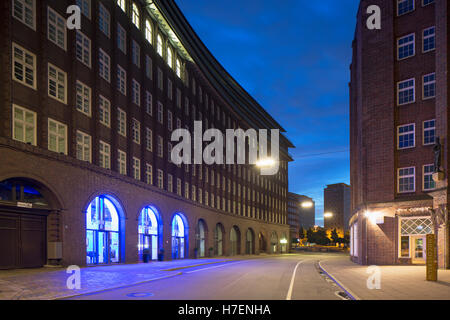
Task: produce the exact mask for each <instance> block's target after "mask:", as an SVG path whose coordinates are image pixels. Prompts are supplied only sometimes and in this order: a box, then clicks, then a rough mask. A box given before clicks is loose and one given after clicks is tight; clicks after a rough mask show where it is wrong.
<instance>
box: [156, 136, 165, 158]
mask: <svg viewBox="0 0 450 320" xmlns="http://www.w3.org/2000/svg"><path fill="white" fill-rule="evenodd" d="M157 148H158V149H157V151H158V157H160V158H162V157H163V156H164V155H163V154H164V145H163V137H161V136H158V138H157Z"/></svg>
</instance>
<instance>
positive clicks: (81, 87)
mask: <svg viewBox="0 0 450 320" xmlns="http://www.w3.org/2000/svg"><path fill="white" fill-rule="evenodd" d="M91 94H92V91H91V88H89V87H88V86H87V85H85V84H84V83H82V82H81V81H78V80H77V84H76V102H75V104H76V108H77V110H78V111H80V112H81V113H84V114H85V115H87V116H88V117H90V116H91V101H92V96H91Z"/></svg>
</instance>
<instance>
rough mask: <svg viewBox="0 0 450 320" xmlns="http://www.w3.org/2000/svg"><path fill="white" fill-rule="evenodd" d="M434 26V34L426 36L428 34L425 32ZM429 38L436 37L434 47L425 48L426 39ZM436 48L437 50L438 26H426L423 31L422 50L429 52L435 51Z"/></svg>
mask: <svg viewBox="0 0 450 320" xmlns="http://www.w3.org/2000/svg"><path fill="white" fill-rule="evenodd" d="M433 28H434V33H433V35H428V36H426V35H425V32H426V31H428V30H430V29H433ZM429 38H434V48H433V49H428V50H425V40H427V39H429ZM435 50H436V26H431V27H428V28H425V29H424V30H423V31H422V52H423V53H427V52H432V51H435Z"/></svg>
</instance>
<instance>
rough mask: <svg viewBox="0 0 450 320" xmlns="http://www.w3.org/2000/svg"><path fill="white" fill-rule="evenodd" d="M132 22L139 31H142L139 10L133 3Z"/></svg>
mask: <svg viewBox="0 0 450 320" xmlns="http://www.w3.org/2000/svg"><path fill="white" fill-rule="evenodd" d="M131 20H132V21H133V24H134V25H135V26H136V27H137V28H138V29H140V25H139V8H138V6H137V5H136V3H133V12H132V16H131Z"/></svg>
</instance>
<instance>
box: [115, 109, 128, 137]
mask: <svg viewBox="0 0 450 320" xmlns="http://www.w3.org/2000/svg"><path fill="white" fill-rule="evenodd" d="M117 121H118V125H117V130H118V132H119V134H120V135H122V136H124V137H126V136H127V114H126V112H125V111H123V110H122V109H120V108H117Z"/></svg>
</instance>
